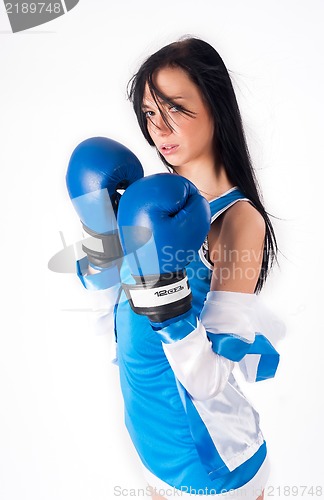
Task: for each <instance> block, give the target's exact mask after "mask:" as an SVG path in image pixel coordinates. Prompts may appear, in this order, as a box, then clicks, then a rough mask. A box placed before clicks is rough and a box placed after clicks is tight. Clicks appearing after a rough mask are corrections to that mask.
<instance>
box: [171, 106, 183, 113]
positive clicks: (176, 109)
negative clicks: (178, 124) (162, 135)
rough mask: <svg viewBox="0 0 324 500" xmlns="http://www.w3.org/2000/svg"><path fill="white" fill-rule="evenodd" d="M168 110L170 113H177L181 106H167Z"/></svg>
mask: <svg viewBox="0 0 324 500" xmlns="http://www.w3.org/2000/svg"><path fill="white" fill-rule="evenodd" d="M169 111H171V113H178V112H179V111H181V108H180V106H171V107H170V108H169Z"/></svg>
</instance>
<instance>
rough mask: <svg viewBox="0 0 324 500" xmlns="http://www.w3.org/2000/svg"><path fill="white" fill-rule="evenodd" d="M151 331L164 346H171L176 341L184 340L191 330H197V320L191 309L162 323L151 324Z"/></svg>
mask: <svg viewBox="0 0 324 500" xmlns="http://www.w3.org/2000/svg"><path fill="white" fill-rule="evenodd" d="M151 325H152V328H153V330H155V331H156V333H157V334H158V335H159V336H160V339H161V340H162V342H164V343H165V344H172V343H173V342H177V341H178V340H181V339H184V338H185V337H186V336H187V335H189V334H190V333H191V332H193V330H195V329H196V328H197V318H196V315H195V314H194V313H193V311H192V309H190V310H189V311H188V312H186V313H184V314H181V316H176V317H175V318H172V319H170V320H167V321H164V322H163V323H153V322H151Z"/></svg>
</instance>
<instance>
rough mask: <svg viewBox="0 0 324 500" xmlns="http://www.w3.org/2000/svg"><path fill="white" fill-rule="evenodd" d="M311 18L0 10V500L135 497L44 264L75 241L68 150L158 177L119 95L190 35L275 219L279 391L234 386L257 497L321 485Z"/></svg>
mask: <svg viewBox="0 0 324 500" xmlns="http://www.w3.org/2000/svg"><path fill="white" fill-rule="evenodd" d="M323 15H324V4H323V2H322V1H320V0H317V1H316V0H309V1H307V2H306V1H300V0H298V1H296V0H272V1H271V2H270V1H267V2H266V1H263V0H262V1H260V0H244V1H242V0H226V1H225V0H203V1H201V2H198V1H197V0H195V1H193V0H172V1H171V0H164V1H163V2H151V1H148V0H137V1H135V0H120V1H118V2H116V1H104V0H80V3H79V4H78V5H77V6H76V7H75V8H74V9H73V10H72V11H70V12H69V13H68V14H66V15H64V16H62V17H60V18H58V19H56V20H54V21H52V22H50V23H48V24H45V25H43V26H39V27H37V28H34V29H31V30H28V31H26V32H22V33H17V34H12V33H11V31H10V25H9V22H8V19H7V17H6V13H5V10H4V6H3V4H1V5H0V71H1V78H0V165H1V186H2V189H1V195H0V204H1V211H0V214H1V233H2V237H1V245H0V252H1V261H2V272H1V288H2V294H1V296H2V298H1V308H0V309H1V313H0V322H1V326H0V328H1V337H0V342H1V346H0V405H1V410H0V498H1V499H3V500H18V499H19V500H22V499H24V500H44V499H46V500H54V499H55V500H58V499H59V500H71V499H78V500H90V499H91V500H103V499H110V498H115V496H114V493H118V492H119V491H120V490H119V489H118V491H117V490H114V487H123V488H125V491H124V492H123V493H124V495H123V496H124V497H125V496H126V493H128V494H129V495H131V493H134V492H132V490H130V489H131V488H133V489H137V488H141V487H145V482H144V481H143V479H142V477H141V471H140V465H139V463H138V459H137V457H136V454H135V452H134V450H133V447H132V444H131V442H130V440H129V438H128V435H127V433H126V431H125V429H124V425H123V407H122V400H121V396H120V391H119V385H118V369H117V368H116V367H115V366H113V365H110V364H109V352H108V343H107V342H106V340H107V339H106V338H105V337H97V336H95V335H94V333H93V331H92V330H91V329H90V328H89V325H90V323H91V321H90V319H89V318H90V317H91V314H90V313H87V312H85V309H87V308H89V303H88V296H87V292H86V291H85V290H83V288H82V287H81V285H79V283H78V282H77V278H76V277H75V276H74V275H72V274H58V273H53V272H50V271H49V270H48V267H47V264H48V261H49V260H50V258H51V257H52V256H53V255H54V254H56V253H57V252H59V251H60V250H62V248H63V243H62V239H61V236H60V232H61V233H62V234H63V237H64V240H65V243H66V245H70V244H72V243H73V242H74V241H76V240H77V239H78V238H79V236H80V234H81V231H80V226H79V222H78V219H77V216H76V214H74V213H73V209H72V205H71V203H70V200H69V199H68V196H67V192H66V188H65V172H66V168H67V163H68V160H69V156H70V154H71V152H72V150H73V149H74V147H75V146H76V145H77V144H78V143H79V142H80V141H81V140H83V139H85V138H87V137H90V136H96V135H103V136H107V137H111V138H114V139H116V140H119V141H120V142H122V143H124V144H125V145H127V146H128V147H129V148H130V149H132V150H133V151H134V152H135V154H136V155H137V156H138V157H139V158H140V159H141V161H142V163H143V164H144V167H145V170H146V172H147V173H152V172H157V171H159V170H163V167H162V165H161V164H160V163H159V161H158V159H157V156H156V154H155V153H154V152H153V150H151V149H150V147H149V146H148V145H147V144H146V143H145V141H144V139H143V138H142V136H141V133H140V131H139V128H138V126H137V124H136V121H135V117H134V115H133V112H132V109H131V105H130V103H129V102H128V101H127V99H126V90H125V89H126V85H127V81H128V79H129V78H130V77H131V76H132V74H133V73H134V72H135V71H136V69H137V68H138V66H139V64H140V63H141V62H142V61H143V60H144V58H145V57H147V56H148V55H149V54H151V53H152V52H153V51H155V50H157V49H159V48H160V47H161V46H163V45H165V44H167V43H169V42H171V41H173V40H175V39H177V38H178V37H180V36H182V35H184V34H187V33H189V34H192V35H195V36H198V37H201V38H203V39H205V40H206V41H208V42H210V43H211V44H212V45H214V46H215V48H216V49H218V51H219V52H220V54H221V55H222V57H223V59H224V61H225V63H226V65H227V67H228V68H229V69H230V70H231V72H232V73H231V74H232V77H233V80H234V82H235V88H236V91H237V97H238V100H239V103H240V106H241V111H242V114H243V120H244V124H245V127H246V133H247V137H248V141H249V145H250V148H251V153H252V157H253V160H254V164H255V168H256V171H257V175H258V177H259V179H260V182H261V185H262V188H263V193H264V199H265V203H266V208H267V210H268V211H269V212H270V213H271V214H273V215H274V216H276V217H277V219H273V222H274V225H275V228H276V230H277V235H278V242H279V247H280V249H281V251H282V253H283V255H281V257H280V262H281V268H280V269H276V270H275V271H274V272H273V273H272V275H271V278H270V279H269V282H268V284H267V286H266V288H265V289H264V291H263V292H262V295H263V298H264V300H266V302H267V303H268V305H270V306H271V307H273V308H274V309H275V310H276V311H277V312H279V313H280V315H281V316H282V317H283V319H284V320H285V322H286V324H287V336H286V338H285V340H283V341H282V342H281V344H280V352H281V355H282V361H281V365H280V368H279V371H278V374H277V376H276V378H275V379H274V380H271V381H267V382H264V383H260V384H257V385H254V386H250V385H249V386H245V385H244V387H243V389H244V390H245V391H246V393H247V394H248V395H249V397H250V398H251V399H252V400H253V402H254V404H255V406H256V408H257V409H258V410H259V412H260V414H261V423H262V429H263V431H264V434H265V436H266V439H267V442H268V448H269V452H270V457H271V461H272V472H271V477H270V481H269V488H268V490H267V492H268V495H269V494H270V493H271V488H270V486H273V487H274V488H275V492H274V493H273V495H272V496H270V495H269V498H280V497H282V496H284V492H283V489H282V490H281V492H279V489H278V488H279V487H280V488H283V487H284V486H285V485H287V486H290V487H292V486H293V485H295V486H298V487H300V486H307V487H308V488H310V487H311V486H314V487H315V486H317V485H322V486H323V483H324V480H323V467H322V462H323V460H322V450H323V444H324V443H323V418H324V414H323V397H322V393H323V389H322V385H323V368H322V365H323V361H322V352H321V348H323V339H322V336H323V334H324V328H323V323H324V322H323V312H322V311H323V304H322V296H323V293H322V281H323V251H324V248H323V237H322V234H321V233H322V227H323V224H322V218H321V215H322V213H323V210H322V199H323V194H322V186H321V179H322V176H321V173H322V172H321V171H322V168H323V156H324V154H323V153H324V151H323V127H322V118H323V116H324V114H323V111H324V110H323V88H324V74H323V41H324V40H323V38H324V35H323ZM126 489H128V490H126ZM315 491H316V490H314V492H315ZM279 493H280V495H279ZM287 493H288V490H286V495H285V496H287ZM290 495H291V496H292V490H291V491H290ZM138 496H139V497H140V495H138ZM315 497H316V495H315ZM295 498H311V495H306V493H305V494H304V496H302V490H301V489H300V490H299V494H298V496H297V497H295Z"/></svg>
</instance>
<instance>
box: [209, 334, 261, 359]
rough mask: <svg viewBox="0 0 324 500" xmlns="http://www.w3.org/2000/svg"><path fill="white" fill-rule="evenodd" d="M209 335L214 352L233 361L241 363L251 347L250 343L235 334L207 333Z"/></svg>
mask: <svg viewBox="0 0 324 500" xmlns="http://www.w3.org/2000/svg"><path fill="white" fill-rule="evenodd" d="M207 335H208V338H209V340H210V341H211V343H212V346H213V351H215V352H217V354H220V355H221V356H224V357H225V358H227V359H231V360H232V361H241V359H242V358H243V357H244V356H245V355H246V354H247V353H248V352H249V349H250V347H251V343H250V342H248V341H247V340H245V339H243V338H242V337H238V336H237V335H234V334H233V335H232V334H228V333H210V332H207Z"/></svg>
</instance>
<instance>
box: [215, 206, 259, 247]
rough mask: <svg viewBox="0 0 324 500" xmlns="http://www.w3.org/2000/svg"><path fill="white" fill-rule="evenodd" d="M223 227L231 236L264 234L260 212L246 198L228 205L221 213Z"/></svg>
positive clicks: (257, 235)
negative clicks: (222, 213)
mask: <svg viewBox="0 0 324 500" xmlns="http://www.w3.org/2000/svg"><path fill="white" fill-rule="evenodd" d="M223 228H224V230H226V231H227V232H228V233H229V234H231V235H232V236H233V237H234V236H236V237H242V236H244V235H250V234H253V236H254V237H260V238H263V237H264V236H265V230H266V224H265V220H264V218H263V216H262V215H261V214H260V212H259V211H258V210H257V209H256V208H255V207H254V206H253V205H252V203H250V202H249V201H246V200H239V201H237V202H236V203H234V205H232V206H231V207H229V208H228V209H227V210H226V211H225V213H224V215H223Z"/></svg>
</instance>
